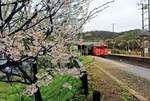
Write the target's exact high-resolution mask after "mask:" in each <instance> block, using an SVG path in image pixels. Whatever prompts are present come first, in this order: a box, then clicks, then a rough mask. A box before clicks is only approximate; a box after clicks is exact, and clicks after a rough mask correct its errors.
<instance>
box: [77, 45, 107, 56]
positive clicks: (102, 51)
mask: <svg viewBox="0 0 150 101" xmlns="http://www.w3.org/2000/svg"><path fill="white" fill-rule="evenodd" d="M78 49H79V51H80V52H81V53H82V54H84V55H95V56H107V55H108V46H106V45H79V46H78Z"/></svg>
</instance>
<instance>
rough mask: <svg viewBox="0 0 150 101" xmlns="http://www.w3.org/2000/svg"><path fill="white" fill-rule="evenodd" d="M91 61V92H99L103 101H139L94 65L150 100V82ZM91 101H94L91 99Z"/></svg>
mask: <svg viewBox="0 0 150 101" xmlns="http://www.w3.org/2000/svg"><path fill="white" fill-rule="evenodd" d="M90 59H91V61H92V62H91V63H90V64H88V65H86V67H87V72H88V75H89V87H90V91H93V90H98V91H100V92H101V94H102V101H139V100H138V99H136V98H135V97H134V96H133V95H132V94H130V93H129V92H128V91H127V90H125V89H123V88H122V87H121V86H120V85H119V84H118V83H117V82H115V81H114V80H112V79H111V78H110V77H108V75H106V74H105V73H103V72H102V71H100V70H99V69H98V67H96V66H95V65H94V64H97V65H99V66H100V67H101V68H103V69H105V70H106V71H108V72H109V73H110V74H111V75H113V76H115V77H116V78H117V79H119V80H121V81H122V82H123V83H125V84H127V85H128V86H129V87H130V88H132V89H134V90H135V91H137V92H138V93H140V95H142V96H144V97H146V98H147V99H148V100H150V82H149V81H147V80H144V79H142V78H140V77H136V76H134V75H132V74H129V73H126V72H124V71H122V70H120V69H117V68H115V69H114V68H112V66H110V64H104V63H103V62H101V61H100V60H97V59H94V60H93V59H92V58H91V57H90ZM89 101H92V99H91V97H89Z"/></svg>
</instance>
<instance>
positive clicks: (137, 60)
mask: <svg viewBox="0 0 150 101" xmlns="http://www.w3.org/2000/svg"><path fill="white" fill-rule="evenodd" d="M107 58H109V59H112V60H117V61H122V62H125V63H129V64H133V65H137V66H141V67H145V68H149V69H150V58H148V57H147V58H146V57H139V56H129V55H118V54H109V55H108V56H107Z"/></svg>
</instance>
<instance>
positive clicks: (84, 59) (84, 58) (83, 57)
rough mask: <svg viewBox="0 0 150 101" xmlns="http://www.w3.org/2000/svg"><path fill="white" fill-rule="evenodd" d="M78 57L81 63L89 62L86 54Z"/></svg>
mask: <svg viewBox="0 0 150 101" xmlns="http://www.w3.org/2000/svg"><path fill="white" fill-rule="evenodd" d="M79 59H80V61H81V63H82V64H83V65H86V64H88V63H90V62H91V60H90V59H89V57H88V56H80V57H79Z"/></svg>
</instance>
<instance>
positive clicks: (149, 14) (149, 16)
mask: <svg viewBox="0 0 150 101" xmlns="http://www.w3.org/2000/svg"><path fill="white" fill-rule="evenodd" d="M148 25H149V26H148V31H149V35H148V39H149V48H148V53H149V57H150V0H148Z"/></svg>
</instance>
